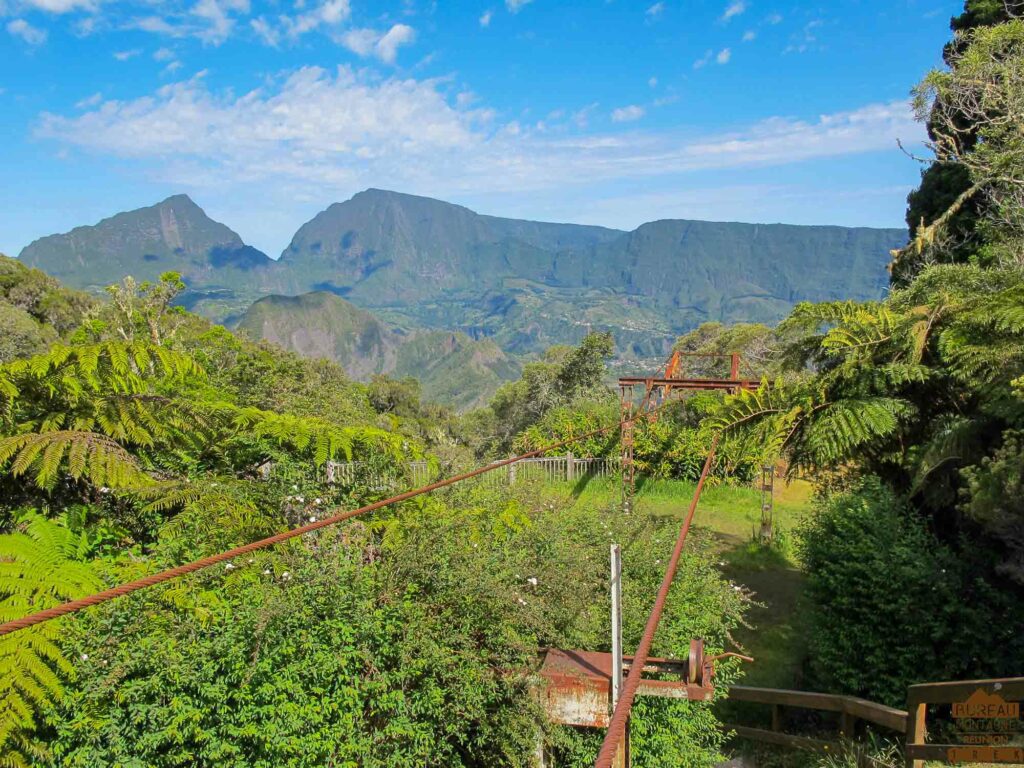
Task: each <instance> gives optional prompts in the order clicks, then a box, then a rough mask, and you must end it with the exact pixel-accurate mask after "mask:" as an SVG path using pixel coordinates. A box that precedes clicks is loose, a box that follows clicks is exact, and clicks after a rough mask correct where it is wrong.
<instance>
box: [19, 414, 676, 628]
mask: <svg viewBox="0 0 1024 768" xmlns="http://www.w3.org/2000/svg"><path fill="white" fill-rule="evenodd" d="M657 410H660V408H659V409H654V410H651V411H648V412H646V413H642V414H638V415H637V416H636V417H635V418H634V419H632V421H638V420H641V419H645V418H647V417H648V416H650V415H652V414H654V413H656V412H657ZM626 421H630V420H628V419H624V420H622V421H620V422H618V423H616V424H611V425H609V426H607V427H602V428H601V429H595V430H592V431H590V432H586V433H584V434H582V435H577V436H576V437H571V438H569V439H567V440H562V441H561V442H558V443H553V444H551V445H546V446H544V447H543V448H538V449H537V450H535V451H529V452H527V453H524V454H521V455H519V456H513V457H512V458H509V459H503V460H501V461H496V462H494V463H493V464H488V465H487V466H484V467H478V468H477V469H474V470H471V471H469V472H463V473H462V474H458V475H452V476H451V477H448V478H445V479H443V480H438V481H437V482H434V483H430V484H429V485H424V486H420V487H419V488H413V489H412V490H409V491H405V492H404V493H400V494H398V495H397V496H391V497H389V498H387V499H381V500H380V501H375V502H373V503H372V504H367V505H366V506H363V507H359V508H358V509H352V510H348V511H346V512H341V513H339V514H337V515H334V516H333V517H327V518H324V519H323V520H318V521H316V522H313V523H308V524H306V525H303V526H300V527H298V528H293V529H292V530H290V531H283V532H281V533H278V534H276V535H274V536H269V537H267V538H265V539H260V540H259V541H254V542H252V543H251V544H245V545H243V546H240V547H235V548H234V549H229V550H227V551H226V552H220V553H218V554H216V555H210V556H209V557H204V558H201V559H199V560H194V561H192V562H191V563H185V564H184V565H179V566H177V567H175V568H169V569H167V570H165V571H160V572H159V573H154V574H151V575H149V576H145V577H143V578H141V579H136V580H135V581H129V582H127V583H125V584H119V585H118V586H116V587H111V588H110V589H105V590H103V591H102V592H97V593H95V594H93V595H88V596H86V597H82V598H79V599H77V600H71V601H69V602H66V603H62V604H61V605H57V606H54V607H53V608H47V609H46V610H43V611H38V612H36V613H30V614H29V615H28V616H23V617H21V618H20V619H13V620H11V621H7V622H4V623H3V624H0V637H2V636H4V635H9V634H10V633H12V632H17V631H18V630H19V629H27V628H28V627H31V626H34V625H36V624H41V623H43V622H44V621H50V620H52V619H56V618H59V617H60V616H66V615H68V614H69V613H77V612H78V611H81V610H83V609H85V608H89V607H92V606H94V605H99V604H100V603H106V602H108V601H110V600H114V599H116V598H118V597H122V596H124V595H128V594H131V593H132V592H137V591H139V590H140V589H145V588H146V587H152V586H155V585H156V584H161V583H163V582H165V581H170V580H171V579H175V578H177V577H179V576H184V575H186V574H189V573H192V572H194V571H198V570H202V569H203V568H209V567H210V566H211V565H217V563H223V562H225V561H226V560H231V559H233V558H236V557H239V556H241V555H247V554H249V553H250V552H255V551H256V550H258V549H265V548H267V547H272V546H274V545H275V544H280V543H281V542H282V541H287V540H288V539H294V538H296V537H299V536H303V535H305V534H307V533H310V532H311V531H316V530H319V529H320V528H326V527H328V526H331V525H337V524H338V523H341V522H344V521H345V520H349V519H351V518H353V517H358V516H359V515H365V514H366V513H368V512H373V511H375V510H378V509H382V508H383V507H387V506H391V505H392V504H398V503H400V502H403V501H407V500H409V499H412V498H415V497H416V496H422V495H423V494H425V493H430V492H431V491H436V490H438V489H440V488H445V487H447V486H449V485H454V484H455V483H459V482H462V481H463V480H469V479H470V478H472V477H477V476H478V475H482V474H484V473H486V472H493V471H494V470H496V469H501V468H502V467H506V466H508V465H509V464H515V463H516V462H517V461H522V460H523V459H529V458H533V457H534V456H538V455H540V454H542V453H546V452H547V451H552V450H555V449H557V448H562V447H564V446H566V445H571V444H572V443H576V442H579V441H580V440H586V439H587V438H589V437H595V436H597V435H601V434H604V433H605V432H609V431H611V430H613V429H619V428H621V427H622V425H623V424H625V423H626Z"/></svg>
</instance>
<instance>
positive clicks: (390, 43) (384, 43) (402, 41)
mask: <svg viewBox="0 0 1024 768" xmlns="http://www.w3.org/2000/svg"><path fill="white" fill-rule="evenodd" d="M415 39H416V30H414V29H413V28H412V27H410V26H409V25H408V24H395V25H394V26H393V27H392V28H391V29H389V30H388V31H387V32H386V33H385V34H384V37H382V38H381V39H380V40H378V41H377V46H376V53H377V58H379V59H380V60H381V61H385V62H387V63H388V64H394V62H395V58H396V57H397V56H398V49H399V48H400V47H401V46H403V45H409V44H411V43H412V42H413V41H414V40H415Z"/></svg>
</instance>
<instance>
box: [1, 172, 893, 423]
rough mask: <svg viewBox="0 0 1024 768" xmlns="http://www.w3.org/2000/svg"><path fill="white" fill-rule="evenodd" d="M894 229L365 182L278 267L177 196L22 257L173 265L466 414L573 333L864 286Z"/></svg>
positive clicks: (268, 334)
mask: <svg viewBox="0 0 1024 768" xmlns="http://www.w3.org/2000/svg"><path fill="white" fill-rule="evenodd" d="M906 239H907V235H906V231H905V230H902V229H870V228H844V227H833V226H793V225H783V224H768V225H765V224H740V223H722V222H704V221H688V220H662V221H655V222H651V223H648V224H644V225H642V226H640V227H638V228H637V229H635V230H633V231H631V232H623V231H620V230H615V229H607V228H603V227H596V226H583V225H575V224H551V223H544V222H533V221H523V220H517V219H505V218H499V217H494V216H485V215H481V214H477V213H475V212H473V211H471V210H469V209H468V208H464V207H462V206H458V205H453V204H450V203H445V202H442V201H439V200H434V199H431V198H425V197H417V196H413V195H406V194H401V193H397V192H388V191H383V190H375V189H370V190H366V191H365V192H360V193H359V194H357V195H355V196H354V197H352V198H351V199H350V200H347V201H345V202H342V203H335V204H333V205H331V206H329V207H328V208H327V209H326V210H324V211H323V212H321V213H320V214H318V215H317V216H315V217H314V218H313V219H312V220H310V221H309V222H307V223H306V224H304V225H302V226H301V227H300V228H299V230H298V231H297V232H296V233H295V235H294V237H293V238H292V241H291V243H290V245H289V246H288V247H287V248H286V249H285V251H284V252H283V253H282V254H281V257H280V258H279V259H278V260H276V261H275V260H274V259H271V258H270V257H268V256H267V255H266V254H264V253H262V252H261V251H259V250H257V249H255V248H252V247H251V246H248V245H246V244H245V243H244V242H243V240H242V238H241V237H240V236H239V235H238V234H237V233H235V232H234V231H232V230H231V229H230V228H228V227H227V226H226V225H224V224H221V223H219V222H216V221H214V220H212V219H210V218H209V217H208V216H207V215H206V214H205V212H204V211H203V210H202V209H201V208H200V207H199V206H198V205H196V204H195V203H194V202H193V201H192V200H191V199H190V198H188V197H187V196H185V195H175V196H173V197H170V198H168V199H167V200H164V201H163V202H161V203H159V204H157V205H155V206H151V207H148V208H141V209H138V210H135V211H130V212H126V213H121V214H117V215H115V216H113V217H111V218H109V219H105V220H103V221H101V222H100V223H98V224H96V225H95V226H83V227H77V228H76V229H74V230H72V231H71V232H69V233H66V234H59V235H51V236H48V237H44V238H41V239H39V240H36V241H35V242H33V243H32V244H30V245H29V246H27V247H26V248H25V249H24V250H23V251H22V252H21V254H20V259H21V260H22V261H24V262H25V263H26V264H28V265H30V266H34V267H38V268H40V269H42V270H44V271H45V272H48V273H49V274H51V275H53V276H55V277H58V278H60V279H61V280H62V281H64V282H65V283H67V284H68V285H71V286H73V287H77V288H83V289H87V290H92V291H99V290H101V289H102V288H103V287H104V286H106V285H109V284H111V283H114V282H117V281H119V280H120V279H121V278H122V277H123V276H124V275H126V274H131V275H134V276H135V277H136V278H137V279H140V280H141V279H149V280H153V279H156V278H158V277H159V275H160V274H161V273H163V272H165V271H168V270H173V271H177V272H180V273H181V274H182V275H183V278H184V280H185V282H186V284H187V286H188V291H187V292H186V294H184V296H183V303H184V304H185V305H186V306H187V307H188V308H189V309H192V310H193V311H196V312H198V313H200V314H203V315H205V316H207V317H210V318H211V319H214V320H216V321H218V322H224V323H225V324H228V325H232V326H233V325H239V326H240V327H242V328H244V329H245V330H246V331H248V332H249V333H250V334H252V335H254V336H256V337H260V338H266V339H268V340H270V341H273V342H275V343H279V344H281V345H283V346H286V347H289V348H291V349H294V350H296V351H298V352H300V353H302V354H306V355H316V356H325V357H330V358H332V359H334V360H337V361H338V362H340V363H342V364H343V365H344V366H345V367H346V368H347V369H348V370H349V371H350V373H351V374H352V375H353V376H354V377H356V378H361V379H365V378H366V377H368V376H370V375H372V374H373V373H389V374H391V375H415V376H417V377H418V378H420V379H421V380H422V381H423V383H424V392H425V394H427V395H428V396H430V397H434V398H436V399H439V400H441V401H444V402H448V403H451V404H453V405H456V406H458V407H462V408H465V407H469V406H472V405H476V404H479V402H481V401H482V399H483V398H484V397H485V396H486V395H488V394H489V393H490V392H492V391H493V390H494V388H495V387H496V386H498V384H499V383H500V382H501V381H502V380H505V379H508V378H510V377H514V376H515V375H517V374H518V371H519V370H520V367H521V361H522V360H523V359H525V358H527V357H529V356H531V355H534V354H537V353H539V352H541V351H542V350H543V349H545V348H546V347H548V346H550V345H552V344H557V343H573V342H576V341H578V340H579V338H581V337H582V336H583V335H584V334H585V333H586V332H587V330H588V329H593V330H610V331H612V332H613V333H614V335H615V337H616V344H617V348H618V350H619V354H620V356H621V357H622V358H623V359H627V360H634V361H635V360H645V359H652V358H656V357H659V356H661V355H663V354H664V353H665V351H666V350H667V349H668V348H669V347H670V345H671V343H672V341H673V340H674V338H675V337H676V336H677V335H679V334H680V333H683V332H685V331H687V330H690V329H692V328H694V327H696V326H697V325H699V324H700V323H702V322H706V321H712V320H717V321H722V322H739V321H751V322H765V323H773V322H776V321H777V320H779V319H780V318H781V317H783V316H784V315H785V314H786V312H787V311H788V310H789V308H790V307H791V306H792V305H793V304H795V303H796V302H799V301H825V300H830V299H875V298H880V297H881V296H882V295H883V293H884V291H885V289H886V287H887V285H888V275H887V272H886V265H887V264H888V261H889V251H890V250H891V249H893V248H896V247H899V246H902V245H903V244H904V243H905V242H906ZM286 297H298V298H291V299H288V298H286Z"/></svg>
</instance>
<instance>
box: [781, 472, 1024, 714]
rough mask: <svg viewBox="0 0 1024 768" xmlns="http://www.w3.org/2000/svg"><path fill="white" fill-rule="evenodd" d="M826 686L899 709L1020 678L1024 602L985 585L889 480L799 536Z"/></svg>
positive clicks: (981, 556)
mask: <svg viewBox="0 0 1024 768" xmlns="http://www.w3.org/2000/svg"><path fill="white" fill-rule="evenodd" d="M799 547H800V554H801V556H802V558H803V562H804V564H805V566H806V570H807V594H808V596H809V598H810V602H811V611H812V613H811V626H812V632H811V636H810V639H809V640H810V642H809V646H810V653H809V657H810V665H811V673H812V676H813V679H814V683H815V684H816V685H817V686H819V687H824V688H825V689H826V690H833V691H842V692H846V693H851V694H856V695H860V696H864V697H867V698H871V699H874V700H876V701H882V702H885V703H888V704H891V705H895V706H902V705H903V704H905V702H906V686H907V685H909V684H912V683H918V682H925V681H928V680H949V679H957V678H964V677H972V676H973V677H984V676H998V675H1000V674H1013V673H1015V672H1016V673H1019V660H1020V658H1021V657H1022V655H1024V639H1022V638H1021V636H1020V634H1019V632H1017V629H1018V625H1017V622H1016V620H1015V619H1014V618H1013V617H1014V616H1017V617H1019V616H1020V615H1022V614H1021V611H1024V604H1021V603H1020V602H1019V601H1015V600H1014V599H1013V598H1012V596H1010V593H1005V592H995V591H994V590H992V589H991V588H990V587H989V586H988V585H987V583H986V582H985V581H984V579H982V578H981V577H980V576H978V575H976V574H979V573H984V572H985V571H986V569H985V568H983V567H980V566H983V565H984V564H985V558H986V555H985V553H971V552H967V553H955V552H953V551H952V550H951V549H950V548H949V547H948V546H946V545H944V544H942V543H941V542H940V541H939V540H938V539H937V538H936V537H935V536H934V535H933V534H932V533H931V532H930V531H929V530H928V528H927V526H926V525H925V522H924V520H923V519H922V518H920V517H919V516H918V515H917V514H916V513H915V512H914V511H913V510H912V509H911V508H910V507H909V505H907V504H906V503H905V502H904V501H903V500H901V499H900V498H899V497H897V496H896V495H895V494H894V493H893V492H892V491H891V490H889V489H887V488H886V487H885V486H884V485H883V484H882V483H881V482H880V481H879V480H878V479H876V478H868V479H866V480H864V481H862V482H860V483H859V484H857V485H856V486H855V487H854V488H853V489H852V490H850V491H848V492H846V493H840V494H837V495H834V496H832V497H831V498H828V499H826V500H825V501H823V502H822V503H821V504H820V505H819V507H818V509H817V510H816V512H815V514H813V515H812V516H811V517H810V518H809V519H808V520H807V521H806V522H805V524H804V526H803V527H802V529H800V531H799Z"/></svg>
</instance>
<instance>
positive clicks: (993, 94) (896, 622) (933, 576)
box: [705, 2, 1024, 703]
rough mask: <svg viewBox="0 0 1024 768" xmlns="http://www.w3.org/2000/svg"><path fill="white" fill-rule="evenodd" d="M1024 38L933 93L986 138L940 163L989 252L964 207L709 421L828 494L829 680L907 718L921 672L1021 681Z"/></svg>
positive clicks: (782, 337) (814, 559)
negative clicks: (974, 203) (895, 706)
mask: <svg viewBox="0 0 1024 768" xmlns="http://www.w3.org/2000/svg"><path fill="white" fill-rule="evenodd" d="M981 7H982V4H980V3H975V2H969V3H968V4H967V9H968V14H971V13H975V12H980V9H981ZM983 17H984V18H988V19H989V21H998V20H999V19H998V18H995V19H992V18H989V17H988V16H984V14H982V15H976V16H975V21H978V22H979V23H981V19H982V18H983ZM971 26H972V27H973V25H971ZM1022 40H1024V22H1021V21H1020V20H1010V21H1005V22H1003V23H999V24H995V25H993V26H989V27H983V26H982V27H976V28H972V29H971V30H970V31H969V32H966V33H964V34H963V35H961V36H960V37H958V38H957V40H956V41H955V43H954V45H953V46H952V47H951V49H949V50H948V51H947V60H948V61H949V63H950V64H951V68H950V69H949V70H948V71H942V72H934V73H932V74H930V75H928V77H927V78H926V79H925V80H924V82H923V84H922V85H921V86H920V87H919V88H918V97H919V108H920V111H921V113H922V116H923V115H924V114H925V113H926V112H929V110H928V109H926V107H927V106H928V105H930V106H931V110H930V119H931V121H932V126H933V131H934V132H936V134H937V135H942V136H946V137H948V136H950V135H952V132H953V127H954V126H953V123H954V121H955V120H956V119H958V118H957V115H966V116H967V117H968V118H969V123H970V125H969V127H968V128H967V129H966V130H965V134H962V135H966V134H968V133H969V134H970V135H971V136H973V139H971V141H968V142H965V143H962V144H957V145H956V146H955V147H954V145H953V144H951V143H943V142H944V140H943V141H939V142H938V143H937V147H936V149H937V151H938V153H939V157H940V160H941V161H942V162H944V163H954V164H955V165H956V167H957V168H959V169H961V170H962V171H963V172H964V173H966V176H967V178H969V180H970V183H971V185H972V188H973V190H974V192H972V194H974V193H977V194H979V195H981V197H980V198H979V199H980V200H982V201H983V204H982V205H980V206H979V207H978V208H977V214H978V216H977V218H976V219H975V220H974V221H973V223H972V224H971V227H972V233H973V234H972V238H973V239H972V240H971V241H970V242H969V243H968V242H966V241H962V240H958V239H956V237H955V230H956V228H957V227H959V226H961V224H963V221H962V220H956V219H954V214H956V213H957V212H958V211H959V210H960V209H959V208H958V207H957V206H959V205H960V203H958V202H953V203H951V204H950V207H949V208H947V212H948V213H949V214H950V215H949V216H944V215H943V216H938V217H937V218H936V219H935V220H934V222H932V223H931V225H929V227H928V228H926V229H925V230H921V231H919V232H918V238H917V240H916V241H915V243H912V244H911V246H910V247H909V248H908V250H907V251H905V252H903V253H901V254H897V262H896V263H897V266H899V265H900V263H901V260H902V259H904V258H905V257H907V256H908V255H913V254H917V255H921V256H924V258H925V261H924V262H923V263H921V264H920V265H919V267H918V268H917V269H916V271H915V272H913V273H912V272H900V271H897V272H894V281H895V282H896V283H897V285H899V286H900V287H898V288H896V289H895V290H893V292H892V294H891V295H890V296H889V298H887V299H886V300H885V301H883V302H868V303H857V302H833V303H826V304H817V305H812V304H801V305H799V306H798V307H797V308H796V309H795V310H794V311H793V313H792V314H791V315H790V317H789V318H787V319H786V320H785V321H784V322H783V323H782V324H781V325H780V327H779V328H778V329H777V330H776V332H775V337H776V339H777V343H778V353H777V358H778V360H780V361H781V363H782V366H781V369H780V371H779V377H778V379H777V381H776V382H775V386H773V387H771V388H767V387H765V388H762V389H761V390H759V391H757V392H748V393H741V394H739V395H737V396H734V397H730V398H728V399H727V401H726V402H725V404H724V405H723V407H722V408H721V409H720V410H719V411H718V412H717V414H716V415H715V416H714V417H713V418H712V419H709V420H707V421H706V422H705V427H706V428H707V429H722V430H725V432H726V433H727V434H734V435H737V436H741V435H742V436H744V437H746V438H747V439H752V440H756V441H757V442H759V443H761V444H763V445H765V446H772V447H774V448H775V449H777V450H778V451H779V452H781V453H783V454H785V455H786V457H787V458H788V460H789V467H790V471H791V472H792V473H797V472H802V473H811V474H814V475H815V476H817V478H818V480H819V485H820V487H821V489H822V491H823V496H822V499H821V500H820V502H819V503H818V505H817V511H816V513H815V514H814V515H812V516H811V518H810V519H809V521H808V522H807V524H806V525H805V526H804V527H803V528H802V529H801V531H800V535H799V550H800V552H801V553H802V556H803V560H804V563H803V565H804V567H805V569H806V571H807V574H808V596H809V597H810V604H811V611H810V619H811V626H812V632H811V635H810V637H811V643H810V647H811V650H812V655H811V659H812V663H811V665H810V668H809V670H810V672H811V674H812V678H811V681H812V683H813V684H815V685H819V686H823V687H827V688H830V689H832V690H839V691H843V692H848V693H854V694H858V695H862V696H865V697H869V698H874V699H877V700H882V701H888V702H890V703H899V702H900V701H902V698H903V696H904V695H905V686H906V685H907V684H908V683H911V682H917V681H920V680H921V676H922V669H926V670H928V673H927V674H928V677H929V678H932V679H951V678H972V677H988V676H1002V675H1014V674H1020V671H1021V670H1020V659H1021V658H1022V656H1024V634H1022V633H1021V632H1020V625H1019V621H1016V619H1015V618H1009V617H1020V616H1021V615H1024V546H1022V542H1024V538H1022V537H1021V535H1020V533H1021V531H1022V530H1024V509H1022V507H1021V504H1020V490H1021V469H1020V468H1021V466H1022V464H1024V461H1022V459H1024V456H1022V454H1021V447H1020V446H1021V441H1020V434H1021V429H1022V427H1024V387H1022V381H1024V271H1022V270H1021V268H1020V261H1019V254H1020V243H1021V232H1022V230H1021V225H1020V220H1021V219H1020V217H1021V212H1022V211H1024V200H1021V199H1020V198H1019V174H1020V172H1021V168H1022V158H1021V155H1020V145H1021V141H1022V136H1024V134H1022V133H1021V126H1022V125H1024V121H1022V119H1021V117H1022V115H1024V112H1022V111H1021V109H1020V105H1021V104H1022V103H1024V78H1022V77H1021V76H1020V73H1021V72H1022V71H1024V45H1022V44H1021V41H1022ZM936 126H939V127H938V128H936ZM964 247H966V248H968V250H969V251H970V255H969V257H967V258H962V254H961V253H958V252H955V251H956V249H960V248H964ZM928 262H940V263H938V264H931V265H927V263H928ZM942 262H951V263H942Z"/></svg>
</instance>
